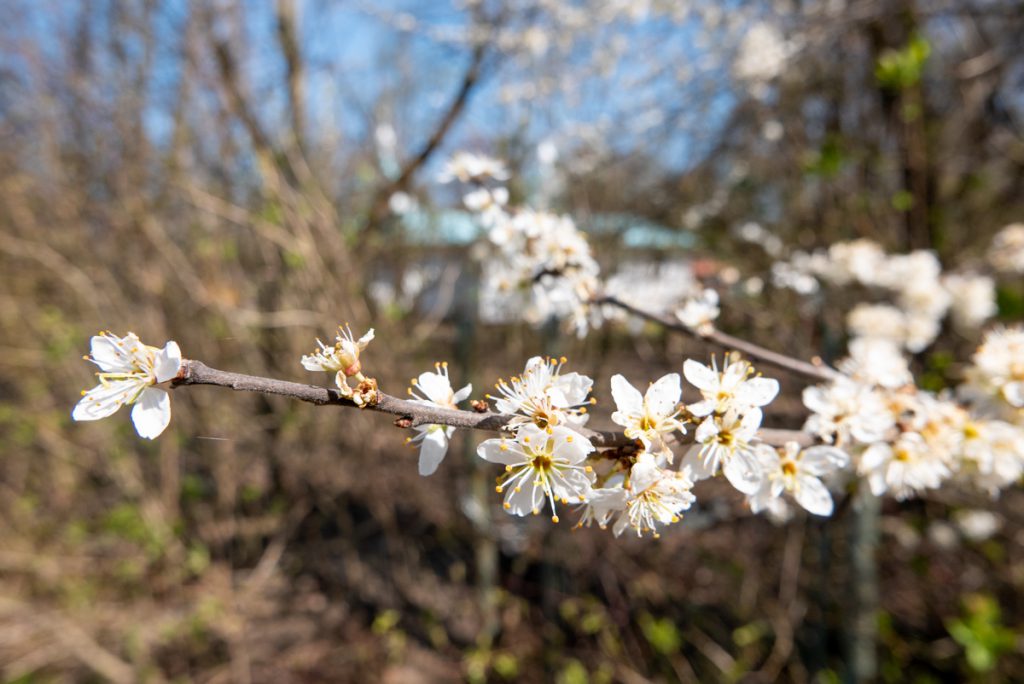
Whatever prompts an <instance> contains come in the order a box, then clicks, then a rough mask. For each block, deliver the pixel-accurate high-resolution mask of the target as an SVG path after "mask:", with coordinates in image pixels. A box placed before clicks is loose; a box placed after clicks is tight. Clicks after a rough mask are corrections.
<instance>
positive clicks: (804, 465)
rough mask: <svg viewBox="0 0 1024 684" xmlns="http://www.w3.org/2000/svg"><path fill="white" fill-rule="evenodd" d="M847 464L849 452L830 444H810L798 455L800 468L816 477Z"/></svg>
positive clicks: (848, 462) (840, 468)
mask: <svg viewBox="0 0 1024 684" xmlns="http://www.w3.org/2000/svg"><path fill="white" fill-rule="evenodd" d="M849 464H850V456H849V454H847V453H846V452H845V451H843V450H842V449H837V448H836V447H831V446H812V447H810V448H809V449H804V450H803V452H802V453H801V456H800V469H801V470H803V471H804V472H806V473H809V474H811V475H814V476H816V477H820V476H822V475H827V474H829V473H831V472H834V471H836V470H842V469H843V468H845V467H847V466H848V465H849Z"/></svg>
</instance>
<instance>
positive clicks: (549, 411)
mask: <svg viewBox="0 0 1024 684" xmlns="http://www.w3.org/2000/svg"><path fill="white" fill-rule="evenodd" d="M566 362H567V359H566V358H565V357H564V356H563V357H562V358H560V359H557V360H556V359H552V358H546V357H541V356H534V357H533V358H531V359H530V360H529V361H527V362H526V368H525V369H523V373H522V375H517V376H512V377H511V378H509V379H508V380H507V381H506V380H504V379H502V380H499V381H498V382H497V383H496V384H495V385H494V388H495V389H496V390H497V391H498V392H499V393H500V396H492V395H488V399H492V400H494V405H495V407H496V408H497V409H498V411H500V412H501V413H509V414H513V415H514V418H513V419H512V421H511V422H510V423H509V429H512V430H516V429H518V428H519V427H520V426H521V425H526V424H529V423H532V424H534V425H537V426H538V427H541V428H547V427H550V426H554V425H569V426H573V425H576V426H582V425H584V424H586V422H587V419H588V418H589V417H590V416H589V415H588V414H587V406H589V405H591V404H592V403H593V400H591V399H589V395H590V389H591V388H592V387H593V386H594V381H593V380H592V379H590V378H588V377H587V376H585V375H582V374H580V373H577V372H575V371H574V372H572V373H565V374H564V375H563V374H562V366H563V365H565V363H566Z"/></svg>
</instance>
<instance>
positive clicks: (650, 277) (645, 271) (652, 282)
mask: <svg viewBox="0 0 1024 684" xmlns="http://www.w3.org/2000/svg"><path fill="white" fill-rule="evenodd" d="M604 294H605V295H607V296H610V297H615V298H616V299H618V300H620V301H623V302H626V303H628V304H632V305H634V306H638V307H641V308H644V309H647V310H648V311H672V310H674V309H676V308H677V307H679V306H680V303H681V302H686V301H688V300H689V299H691V298H694V297H699V296H700V295H701V286H700V283H699V282H698V281H697V279H696V277H695V276H694V274H693V264H692V263H691V262H689V261H683V260H672V261H665V262H661V263H656V264H652V263H650V262H647V261H641V262H636V261H630V262H626V263H622V264H619V265H618V266H617V270H616V271H615V273H614V274H613V275H612V276H611V277H610V278H608V279H607V280H606V281H605V283H604ZM602 316H603V317H604V318H605V319H606V320H620V321H626V323H627V327H628V328H629V330H630V332H632V333H634V334H639V333H640V332H641V331H642V330H643V327H644V325H646V324H647V321H646V320H644V319H642V318H639V317H637V316H633V315H630V314H629V313H627V312H625V311H623V310H622V309H620V308H618V307H614V306H605V307H603V309H602Z"/></svg>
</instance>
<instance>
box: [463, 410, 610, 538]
mask: <svg viewBox="0 0 1024 684" xmlns="http://www.w3.org/2000/svg"><path fill="white" fill-rule="evenodd" d="M593 450H594V446H593V445H592V444H591V443H590V442H589V441H588V440H586V439H584V438H583V437H581V436H580V435H579V434H578V433H576V432H574V431H573V430H571V429H569V428H566V427H562V426H555V427H549V428H547V429H546V430H545V429H542V428H539V427H537V426H536V425H533V424H527V425H523V426H521V427H520V428H519V429H518V430H517V431H516V434H515V437H514V438H513V439H507V438H504V437H502V438H498V439H488V440H487V441H485V442H483V443H481V444H480V446H479V447H478V448H477V454H478V455H479V456H480V457H481V458H483V459H484V460H487V461H490V462H492V463H498V464H500V465H503V466H505V476H504V477H502V478H500V479H499V482H498V486H497V487H496V488H495V489H496V490H497V492H498V493H504V494H505V503H504V507H505V510H506V511H508V512H509V513H511V514H513V515H519V516H523V515H529V514H531V513H532V514H534V515H536V514H538V513H540V511H541V509H542V508H544V507H545V505H550V506H551V518H552V520H553V521H554V522H558V513H557V510H556V504H557V503H558V502H561V503H563V504H575V503H585V502H586V501H587V500H588V499H589V498H590V493H591V484H592V483H593V482H594V471H593V468H591V467H590V466H589V465H586V461H587V456H588V455H589V454H590V453H591V452H592V451H593Z"/></svg>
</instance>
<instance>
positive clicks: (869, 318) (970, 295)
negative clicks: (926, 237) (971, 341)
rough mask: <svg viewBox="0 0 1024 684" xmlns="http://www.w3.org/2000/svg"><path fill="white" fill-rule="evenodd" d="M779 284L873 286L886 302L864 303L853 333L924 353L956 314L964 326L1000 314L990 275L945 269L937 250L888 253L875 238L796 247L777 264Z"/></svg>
mask: <svg viewBox="0 0 1024 684" xmlns="http://www.w3.org/2000/svg"><path fill="white" fill-rule="evenodd" d="M773 281H774V283H775V285H776V286H777V287H786V288H789V289H793V290H795V291H797V292H799V293H801V294H811V293H813V292H815V291H817V289H818V283H819V282H820V281H824V282H826V283H829V284H831V285H835V286H839V287H843V286H847V285H850V284H856V285H861V286H863V287H865V288H870V289H872V290H874V291H875V292H878V293H879V294H881V295H882V301H878V302H872V303H861V304H858V305H857V306H855V307H854V308H853V309H852V310H851V311H850V312H849V313H848V314H847V317H846V324H847V328H848V329H849V331H850V334H851V335H852V336H854V337H875V338H881V339H885V340H888V341H890V342H891V343H892V344H894V345H896V346H898V347H902V348H905V349H907V350H908V351H911V352H915V353H916V352H919V351H922V350H923V349H925V348H927V347H928V346H929V345H931V343H932V342H933V341H934V340H935V338H936V337H937V336H938V334H939V331H940V329H941V325H942V320H943V319H944V318H945V317H946V315H947V314H951V315H952V318H953V322H954V323H955V324H956V325H957V326H958V327H959V328H961V329H963V330H975V329H977V328H978V327H980V326H981V325H982V324H983V323H984V322H985V321H986V320H988V319H989V318H991V317H992V316H993V315H994V314H995V313H996V301H995V282H994V281H993V279H992V278H991V277H989V276H986V275H980V274H972V273H948V274H943V272H942V265H941V264H940V263H939V260H938V258H937V257H936V256H935V254H934V253H933V252H930V251H927V250H916V251H913V252H910V253H909V254H887V253H886V252H885V251H884V250H883V249H882V247H881V246H880V245H879V244H878V243H876V242H873V241H871V240H867V239H860V240H853V241H850V242H837V243H835V244H833V245H832V246H831V247H829V248H828V249H827V250H820V251H817V252H813V253H806V252H796V253H794V254H793V255H791V257H790V259H789V261H788V262H787V261H779V262H776V263H775V264H774V265H773Z"/></svg>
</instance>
